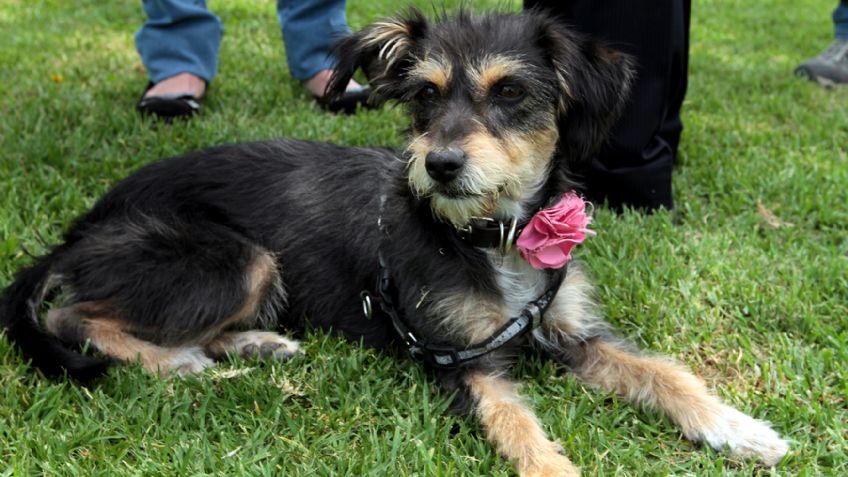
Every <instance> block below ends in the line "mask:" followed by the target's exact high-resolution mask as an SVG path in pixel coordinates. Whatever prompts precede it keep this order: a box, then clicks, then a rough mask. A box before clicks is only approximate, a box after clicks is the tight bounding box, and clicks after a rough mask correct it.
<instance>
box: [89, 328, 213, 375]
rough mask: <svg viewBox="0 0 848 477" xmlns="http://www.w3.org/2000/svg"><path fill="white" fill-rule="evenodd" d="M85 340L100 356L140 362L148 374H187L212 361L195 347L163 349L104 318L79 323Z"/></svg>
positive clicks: (200, 368) (210, 363) (208, 364)
mask: <svg viewBox="0 0 848 477" xmlns="http://www.w3.org/2000/svg"><path fill="white" fill-rule="evenodd" d="M82 323H83V325H84V326H85V329H86V332H87V334H88V339H89V340H90V341H91V344H92V345H94V346H95V347H96V348H97V349H98V350H100V351H101V352H102V353H103V354H106V355H108V356H111V357H113V358H117V359H120V360H122V361H127V362H132V361H136V360H138V361H139V363H141V365H142V366H143V367H144V369H146V370H147V371H149V372H151V373H156V372H161V373H163V374H167V373H169V372H171V371H176V372H177V373H178V374H189V373H195V372H199V371H201V370H202V369H203V368H206V367H209V366H212V365H213V363H212V361H211V360H210V359H209V358H207V357H205V355H204V354H203V352H202V350H200V349H199V348H196V347H187V348H183V347H179V348H164V347H162V346H157V345H155V344H153V343H150V342H147V341H144V340H140V339H138V338H136V337H134V336H132V335H131V334H129V333H127V332H125V331H124V330H123V328H122V327H121V324H120V322H119V321H117V320H114V319H106V318H96V319H90V318H84V319H83V320H82Z"/></svg>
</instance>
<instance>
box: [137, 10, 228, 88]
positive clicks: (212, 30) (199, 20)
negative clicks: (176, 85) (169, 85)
mask: <svg viewBox="0 0 848 477" xmlns="http://www.w3.org/2000/svg"><path fill="white" fill-rule="evenodd" d="M143 3H144V11H145V13H146V14H147V21H146V22H145V23H144V25H143V26H142V27H141V29H140V30H139V31H138V32H137V33H136V35H135V42H136V48H137V49H138V52H139V54H140V55H141V61H142V63H144V67H145V68H146V69H147V74H148V75H149V77H150V81H152V82H153V83H159V82H160V81H162V80H164V79H166V78H170V77H172V76H175V75H177V74H179V73H191V74H192V75H194V76H197V77H199V78H202V79H203V80H205V81H206V82H209V81H211V80H212V78H213V77H214V76H215V73H216V72H217V69H218V47H219V46H220V43H221V35H222V32H223V28H222V26H221V20H220V19H218V17H216V16H215V15H213V14H212V13H211V12H209V10H207V9H206V0H144V2H143Z"/></svg>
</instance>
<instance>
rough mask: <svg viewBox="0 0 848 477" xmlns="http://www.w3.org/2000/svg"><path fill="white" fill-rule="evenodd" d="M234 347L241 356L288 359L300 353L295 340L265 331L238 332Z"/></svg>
mask: <svg viewBox="0 0 848 477" xmlns="http://www.w3.org/2000/svg"><path fill="white" fill-rule="evenodd" d="M236 348H237V349H238V351H239V355H241V356H242V357H243V358H259V359H274V360H277V361H288V360H289V359H291V358H293V357H295V356H297V355H298V354H301V351H300V344H299V343H298V342H297V341H294V340H290V339H288V338H285V337H284V336H281V335H278V334H277V333H271V332H267V331H247V332H244V333H241V334H239V336H238V338H237V339H236Z"/></svg>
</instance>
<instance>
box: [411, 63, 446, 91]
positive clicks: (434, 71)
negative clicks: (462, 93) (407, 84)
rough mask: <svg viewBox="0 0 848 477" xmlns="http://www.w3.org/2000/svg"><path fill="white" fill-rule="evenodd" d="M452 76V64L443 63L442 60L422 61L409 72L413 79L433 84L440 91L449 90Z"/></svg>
mask: <svg viewBox="0 0 848 477" xmlns="http://www.w3.org/2000/svg"><path fill="white" fill-rule="evenodd" d="M451 74H452V72H451V66H450V63H448V62H446V61H442V60H441V59H440V58H429V59H427V60H423V61H420V62H418V63H416V64H415V67H414V68H412V69H411V70H410V71H409V76H410V77H411V78H418V79H420V80H422V81H428V82H430V83H433V84H434V85H435V86H436V87H437V88H439V90H440V91H445V90H446V89H447V88H448V84H449V83H450V79H451Z"/></svg>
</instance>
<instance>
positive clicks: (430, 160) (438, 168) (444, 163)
mask: <svg viewBox="0 0 848 477" xmlns="http://www.w3.org/2000/svg"><path fill="white" fill-rule="evenodd" d="M465 160H466V157H465V152H463V151H462V150H460V149H452V148H451V149H442V150H439V151H431V152H429V153H427V157H426V158H425V160H424V167H426V168H427V174H429V175H430V177H432V178H433V180H436V181H438V182H441V183H443V184H444V183H448V182H450V181H452V180H454V179H456V176H458V175H459V171H460V169H462V166H464V165H465Z"/></svg>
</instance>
